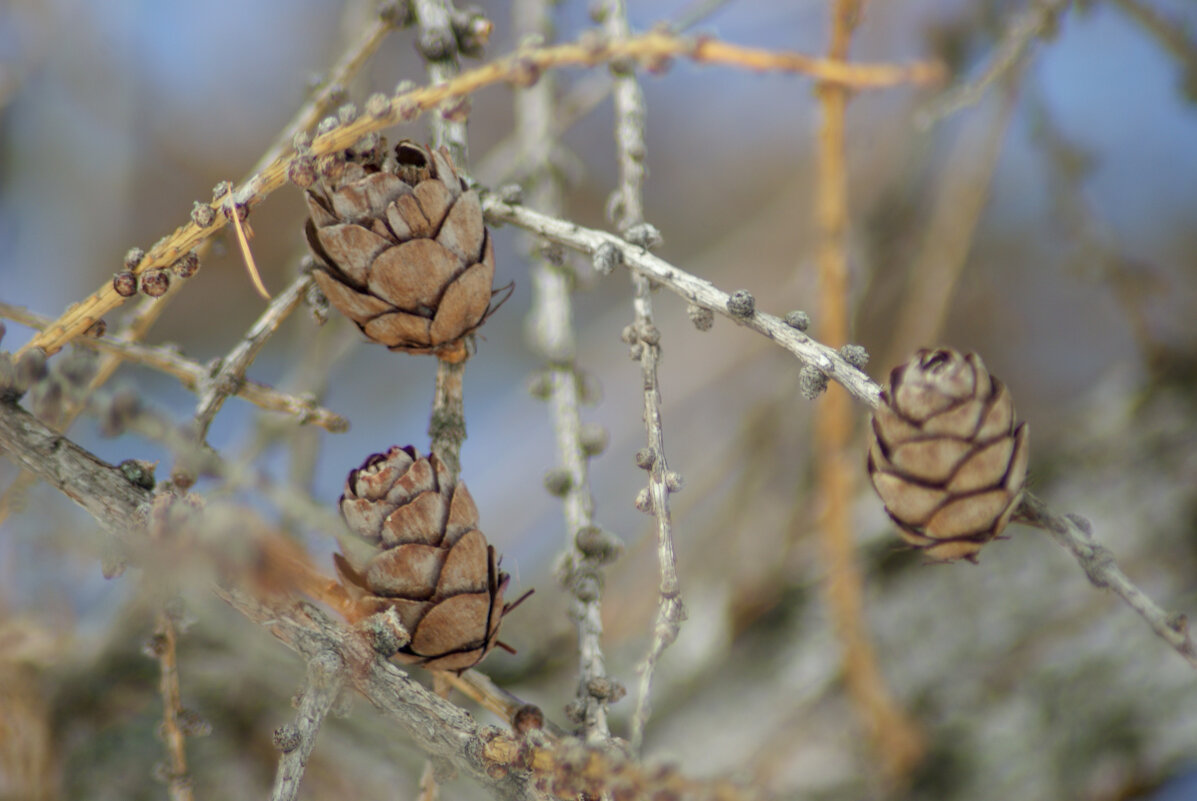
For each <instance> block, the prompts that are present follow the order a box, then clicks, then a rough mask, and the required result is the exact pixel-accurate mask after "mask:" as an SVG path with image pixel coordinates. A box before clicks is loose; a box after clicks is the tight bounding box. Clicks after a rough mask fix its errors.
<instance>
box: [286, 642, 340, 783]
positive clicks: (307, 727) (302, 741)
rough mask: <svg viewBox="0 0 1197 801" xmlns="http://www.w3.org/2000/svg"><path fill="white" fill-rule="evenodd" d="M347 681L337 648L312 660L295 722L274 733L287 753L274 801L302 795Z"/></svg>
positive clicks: (310, 660)
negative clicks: (314, 750) (321, 733)
mask: <svg viewBox="0 0 1197 801" xmlns="http://www.w3.org/2000/svg"><path fill="white" fill-rule="evenodd" d="M344 683H345V668H344V665H343V664H342V662H341V657H340V656H339V655H338V654H337V653H336V652H335V651H324V652H322V653H318V654H316V655H315V656H313V657H312V658H311V659H309V660H308V678H307V684H306V685H305V686H304V690H303V695H302V697H301V698H300V700H299V711H298V712H297V713H296V715H295V724H294V725H286V726H280V727H279V728H278V729H276V730H275V733H274V742H275V745H276V746H278V747H279V748H280V749H281V750H282V752H283V755H282V757H280V758H279V763H278V773H277V774H275V777H274V792H272V793H271V794H270V801H294V799H296V798H298V797H299V783H300V781H301V780H302V779H303V772H304V769H305V768H306V767H307V765H308V758H309V757H310V756H311V755H312V748H313V747H314V746H315V745H316V734H317V733H319V731H320V724H322V723H323V722H324V718H325V717H326V716H327V715H328V711H329V710H330V709H332V706H333V704H335V703H336V701H337V697H338V696H339V695H340V693H341V687H342V686H343V685H344Z"/></svg>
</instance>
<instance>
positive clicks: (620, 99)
mask: <svg viewBox="0 0 1197 801" xmlns="http://www.w3.org/2000/svg"><path fill="white" fill-rule="evenodd" d="M604 29H605V30H606V32H607V34H608V35H609V36H611V37H613V38H616V39H621V38H626V37H628V36H630V35H631V28H630V27H629V25H628V17H627V6H626V3H625V2H624V0H610V2H609V3H608V4H607V18H606V21H605V25H604ZM613 94H614V101H615V146H616V149H615V153H616V160H617V162H618V164H619V188H618V189H616V191H615V195H614V201H615V202H614V203H613V204H612V208H614V209H616V210H617V214H618V217H617V219H616V220H615V224H616V227H617V228H618V229H619V230H620V231H622V232H624V233H625V235H626V234H627V232H628V231H630V230H632V229H633V228H634V227H635V226H638V225H641V224H643V223H644V178H645V174H646V170H645V168H644V160H645V155H646V148H645V143H644V124H645V115H646V109H645V107H644V92H643V91H641V89H640V83H639V81H637V80H636V76H635V75H617V76H616V77H615V79H614V91H613ZM630 277H631V279H632V290H633V299H632V309H633V316H634V319H633V323H632V325H633V330H634V331H635V332H636V335H637V341H636V342H635V344H633V345H632V348H633V352H635V353H638V354H639V355H638V359H639V362H640V378H641V385H642V387H643V390H644V427H645V433H646V435H647V439H648V454H649V458H650V459H651V464H650V465H649V466H648V496H649V498H650V500H651V502H652V508H651V509H650V510H649V511H651V513H652V515H653V517H654V518H655V520H656V524H657V562H658V564H659V566H660V574H661V586H660V592H661V599H660V603H659V605H658V608H657V617H656V622H655V623H654V624H653V629H652V642H651V643H650V645H649V648H648V652H647V653H646V654H645V656H644V659H643V660H642V661H641V662H640V664H639V665H638V667H637V669H638V671H639V673H640V686H639V688H638V689H637V693H636V711H635V712H634V713H633V714H632V725H631V736H630V738H629V739H630V741H631V744H632V748H633V749H635V750H637V751H639V749H640V748H641V746H642V745H643V744H644V729H645V726H646V725H647V724H648V718H649V715H650V714H652V706H651V704H650V703H649V697H650V694H651V692H652V681H653V673H654V672H655V670H656V666H657V661H658V660H659V659H660V658H661V655H662V654H663V653H664V652H665V649H666V648H668V647H669V646H670V645H671V644H672V643H673V641H674V640H676V639H677V635H678V632H679V630H680V626H681V622H682V621H683V620H684V619H685V617H686V610H685V607H684V606H683V605H682V599H681V589H680V582H679V581H678V575H677V557H676V555H675V554H674V548H673V520H672V517H671V516H670V512H669V493H670V488H669V486H670V482H669V480H670V479H672V481H673V483H674V486H677V482H678V478H677V476H676V475H674V474H671V473H670V471H669V462H668V459H667V458H666V456H665V431H664V426H663V424H662V421H661V384H660V381H659V380H658V378H657V364H658V362H660V360H661V345H660V334H659V332H658V331H657V328H656V325H655V324H654V322H653V302H652V296H651V294H650V285H649V280H648V279H647V278H645V277H644V276H643V275H640V274H639V273H635V272H633V273H631V276H630Z"/></svg>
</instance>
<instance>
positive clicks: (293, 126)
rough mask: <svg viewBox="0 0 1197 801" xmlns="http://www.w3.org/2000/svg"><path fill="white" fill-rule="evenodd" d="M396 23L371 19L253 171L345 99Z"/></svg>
mask: <svg viewBox="0 0 1197 801" xmlns="http://www.w3.org/2000/svg"><path fill="white" fill-rule="evenodd" d="M394 27H395V26H394V23H393V21H392V20H391V17H390V16H389V15H385V14H380V15H378V16H376V17H375V18H374V19H373V20H372V21H371V23H370V25H369V26H368V27H367V28H366V30H364V31H362V34H361V36H359V37H358V38H357V40H356V41H354V42H353V43H352V44H350V45H349V47H347V48H346V49H345V52H343V53H341V55H340V57H339V58H338V59H337V63H336V64H334V65H333V67H332V69H330V70H329V71H328V75H327V76H326V77H325V78H324V80H322V81H321V82H320V88H319V89H317V90H316V92H315V93H314V94H313V95H312V96H311V97H310V98H308V100H307V102H306V103H304V104H303V106H302V107H301V108H300V109H299V111H297V112H296V113H295V116H294V117H292V118H291V121H290V122H288V123H287V125H286V127H285V128H283V130H282V131H281V132H280V133H279V135H278V136H277V137H275V140H274V142H273V143H271V145H270V147H269V148H268V149H267V150H266V152H265V153H263V154H262V156H261V158H259V159H258V161H257V162H256V163H255V164H254V166H253V168H252V169H251V170H250V173H251V174H254V173H259V172H261V171H262V170H264V169H266V168H267V167H269V166H270V165H271V164H273V163H274V162H275V161H277V160H279V159H280V158H282V157H283V156H284V155H286V154H287V153H289V152H290V151H291V150H292V147H293V145H294V141H295V138H296V136H298V135H299V134H302V133H305V132H307V131H310V130H312V128H314V127H315V126H316V124H317V123H319V122H320V119H321V118H322V117H323V116H324V115H325V114H327V113H328V112H329V111H330V110H331V109H332V108H333V106H335V105H337V104H338V103H340V102H342V97H343V96H344V94H345V88H346V87H347V86H348V85H349V83H350V81H352V80H353V78H354V77H355V76H356V75H357V74H358V73H359V72H361V69H362V67H363V66H365V64H366V62H367V61H368V60H369V59H370V56H372V55H374V53H375V51H377V50H378V46H379V45H381V44H382V40H383V39H385V38H386V37H387V34H388V33H390V32H391V31H392V30H393V29H394Z"/></svg>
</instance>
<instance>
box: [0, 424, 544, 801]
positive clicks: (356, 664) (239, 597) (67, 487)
mask: <svg viewBox="0 0 1197 801" xmlns="http://www.w3.org/2000/svg"><path fill="white" fill-rule="evenodd" d="M0 448H2V449H3V451H4V452H5V454H6V455H8V456H9V458H11V459H13V460H14V461H16V462H17V463H18V464H20V465H21V466H23V467H25V468H27V469H28V470H29V471H30V472H32V473H34V474H35V475H37V476H38V477H39V478H41V479H42V480H44V481H46V482H47V483H49V484H51V485H53V486H54V487H55V488H57V489H58V490H59V491H61V492H63V493H64V494H66V495H67V496H68V497H70V498H71V499H73V500H74V501H75V502H76V503H78V504H79V505H80V506H82V507H83V508H84V509H85V510H86V511H87V512H88V513H90V514H91V515H92V517H94V518H95V519H96V520H97V521H98V522H99V523H100V524H101V525H102V526H103V527H104V528H105V529H107V530H109V531H111V532H112V533H113V534H114V535H115V536H116V537H118V538H119V539H120V540H121V541H122V542H123V543H124V544H126V545H129V546H131V547H133V548H136V547H138V546H141V545H144V544H145V542H146V533H145V532H146V522H147V513H148V510H149V507H150V503H151V501H152V499H153V495H152V493H151V492H149V491H148V490H145V489H142V488H140V487H138V486H136V485H134V484H133V483H131V482H130V481H129V479H127V478H125V476H124V474H123V473H122V472H121V471H120V469H119V468H117V467H114V466H112V465H110V464H108V463H106V462H104V461H102V460H100V459H98V458H96V457H95V456H93V455H92V454H91V453H88V452H87V451H86V450H84V449H82V448H80V447H79V446H77V445H75V444H74V443H72V442H71V441H70V440H67V439H66V438H65V437H62V436H61V435H58V434H55V433H54V432H53V431H51V430H50V429H49V428H47V427H46V426H45V425H43V424H42V423H41V422H40V421H38V420H37V419H36V418H34V417H33V416H32V415H30V414H29V413H28V412H26V411H25V410H23V409H21V408H20V407H18V406H16V405H14V404H12V403H7V402H6V403H0ZM218 593H219V594H220V595H221V597H223V598H225V600H227V601H228V602H229V603H230V604H232V605H233V607H234V608H236V609H237V610H238V611H240V612H241V613H242V614H244V615H245V616H246V617H248V618H250V619H251V620H254V621H256V622H258V623H260V624H261V625H263V626H264V627H266V628H267V629H268V630H269V631H270V633H271V634H273V635H274V636H275V637H276V638H278V639H279V640H281V641H282V642H283V643H284V644H286V645H287V646H288V647H290V648H291V649H293V650H295V651H297V652H298V653H300V654H302V655H303V656H305V657H307V658H308V659H314V658H316V657H317V656H320V655H322V654H326V653H329V652H331V653H334V654H336V655H337V656H338V657H339V658H340V660H341V661H342V663H343V664H344V665H345V666H346V668H347V669H348V673H347V678H348V680H349V681H350V683H351V684H352V686H353V687H354V688H355V689H356V690H358V692H360V693H362V695H364V696H366V698H368V699H369V700H370V702H371V703H372V704H374V706H376V707H377V708H378V709H380V710H382V711H383V712H384V713H385V714H386V715H387V716H388V717H390V718H391V719H392V720H393V721H395V722H396V723H397V724H399V726H400V727H401V728H402V729H403V730H404V731H405V732H407V734H408V735H409V736H410V737H411V738H412V741H413V742H414V744H415V745H416V746H417V747H418V748H420V749H421V750H423V751H424V752H425V753H427V754H429V755H430V756H432V757H435V758H440V759H444V760H446V761H447V762H448V763H450V764H451V765H452V766H453V767H455V768H457V770H458V771H460V772H461V773H463V774H465V775H466V776H469V777H470V778H471V779H473V780H475V781H477V782H478V783H479V784H481V785H482V786H483V787H485V788H486V789H487V790H488V791H490V792H491V793H492V794H493V795H495V796H497V797H499V798H504V799H512V801H517V800H522V799H528V800H529V801H531V799H533V798H534V797H535V796H534V794H533V792H532V790H531V789H530V788H529V787H528V785H527V783H526V781H525V778H524V775H523V774H521V773H519V772H517V771H512V772H510V773H508V774H506V775H505V776H504V777H502V778H492V777H491V776H490V774H489V773H488V772H487V765H486V763H485V762H484V760H483V758H482V749H483V745H484V743H483V740H482V737H481V734H480V731H479V727H478V725H477V724H476V723H475V722H474V720H473V719H472V718H471V717H470V716H469V714H467V713H466V712H465V711H464V710H462V709H460V708H458V707H456V706H454V705H453V704H451V703H449V702H448V701H446V700H444V699H443V698H439V697H437V696H436V695H434V694H433V693H430V692H428V691H427V690H425V689H424V688H423V687H422V686H420V684H419V683H418V682H416V681H413V680H412V679H411V678H410V677H409V676H408V675H407V674H406V673H405V672H403V671H402V670H400V669H399V668H397V667H396V666H395V665H392V664H391V663H390V662H387V661H386V660H385V659H383V658H382V657H381V656H379V655H378V654H376V653H375V652H374V651H373V650H372V649H371V648H370V646H369V645H368V644H367V643H366V640H365V639H364V638H363V637H361V636H360V635H359V634H357V633H356V632H354V631H352V630H351V629H349V628H347V627H346V626H344V625H340V624H338V623H335V622H334V621H332V620H331V619H330V618H329V617H328V616H327V615H326V614H324V613H323V612H322V611H320V610H319V609H317V608H316V607H314V606H312V605H311V604H308V603H304V602H294V601H288V602H285V603H282V602H279V603H272V604H269V605H268V604H267V603H265V602H263V601H262V600H260V599H258V598H256V597H255V596H253V595H251V594H250V593H249V592H247V591H245V590H244V589H240V588H237V587H224V588H221V589H219V590H218Z"/></svg>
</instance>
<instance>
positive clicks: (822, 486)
mask: <svg viewBox="0 0 1197 801" xmlns="http://www.w3.org/2000/svg"><path fill="white" fill-rule="evenodd" d="M863 13H864V5H863V2H862V0H836V1H835V2H834V3H833V4H832V6H831V35H830V44H829V46H828V51H827V52H828V55H829V56H830V57H831V58H837V59H842V58H846V57H847V55H848V48H849V46H850V44H851V42H852V34H853V32H854V31H855V30H856V26H857V25H858V24H859V22H860V17H861V15H862V14H863ZM817 97H818V101H819V112H820V125H819V137H818V143H817V153H816V173H815V177H816V183H815V222H816V224H817V230H818V248H817V264H818V271H819V323H820V325H819V327H820V334H821V336H822V337H823V339H824V341H826V342H828V343H829V344H832V345H837V346H839V345H846V344H847V343H848V336H849V324H848V314H849V310H848V295H849V287H848V255H847V251H846V241H847V238H848V226H849V216H848V170H847V152H846V151H847V144H846V139H845V114H846V111H847V107H848V93H847V91H845V89H844V88H843V87H842V86H833V85H830V84H820V85H819V88H818V93H817ZM814 414H815V418H814V441H815V465H816V467H815V480H816V482H817V488H816V497H817V498H819V499H820V501H821V502H822V506H823V508H822V509H821V510H820V513H819V514H818V521H819V525H818V526H817V529H816V530H817V532H818V538H819V545H820V547H821V551H822V558H823V561H824V563H825V565H826V569H827V577H826V579H825V580H824V581H823V582H822V586H821V589H822V591H823V595H824V602H825V603H826V604H827V607H828V611H829V614H830V617H831V619H832V621H833V628H834V631H835V634H836V637H837V639H838V640H839V644H840V648H841V649H842V664H843V671H844V677H845V681H846V684H847V688H848V694H849V697H850V698H851V699H852V702H853V704H854V705H855V706H856V711H857V714H858V715H859V716H860V718H861V719H862V720H863V722H864V724H865V729H866V730H867V731H868V734H869V735H870V738H871V739H872V741H873V747H874V748H875V749H876V751H877V753H878V755H879V756H880V758H881V763H882V765H883V767H884V771H885V774H886V775H887V777H888V778H889V779H890V780H891V781H892V782H894V783H895V784H897V785H902V784H905V782H906V781H907V780H908V778H909V776H910V774H911V772H912V771H913V770H914V768H915V766H916V765H918V763H919V762H920V761H921V760H922V758H923V753H924V751H925V750H926V745H925V743H924V739H925V738H924V736H923V734H922V732H921V731H920V730H919V728H918V727H917V726H916V725H915V723H914V721H912V720H911V719H910V717H909V716H908V715H907V714H906V711H905V710H903V709H902V707H901V706H900V705H899V704H898V702H897V701H896V700H895V699H894V696H893V693H891V692H890V689H889V686H888V684H887V682H886V679H885V676H884V674H883V673H882V672H881V666H880V665H879V664H878V663H877V651H876V649H875V648H874V647H873V640H872V636H873V635H872V633H871V632H870V631H869V629H868V626H867V624H866V622H865V614H864V576H863V575H862V573H861V569H860V565H859V564H858V563H857V555H856V543H855V539H854V536H853V535H854V534H855V531H856V529H855V526H854V525H853V522H852V499H853V497H854V495H855V493H854V491H853V483H854V480H855V478H856V476H857V474H858V473H859V467H858V464H859V462H858V460H859V456H858V455H857V453H856V449H855V448H854V447H853V429H854V426H853V422H854V415H853V413H852V409H851V408H850V406H849V399H848V396H847V395H845V394H843V393H842V392H838V391H831V392H828V393H827V394H826V396H825V397H824V398H823V401H822V403H819V404H818V405H816V407H815V410H814Z"/></svg>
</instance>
